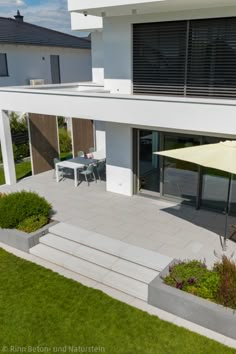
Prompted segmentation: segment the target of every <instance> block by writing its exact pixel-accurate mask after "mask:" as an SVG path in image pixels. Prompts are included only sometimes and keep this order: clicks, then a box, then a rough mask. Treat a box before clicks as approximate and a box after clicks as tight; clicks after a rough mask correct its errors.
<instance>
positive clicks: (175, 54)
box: [133, 21, 187, 95]
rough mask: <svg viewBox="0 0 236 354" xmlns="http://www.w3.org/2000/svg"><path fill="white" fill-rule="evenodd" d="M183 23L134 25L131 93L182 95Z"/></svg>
mask: <svg viewBox="0 0 236 354" xmlns="http://www.w3.org/2000/svg"><path fill="white" fill-rule="evenodd" d="M186 27H187V23H186V21H178V22H160V23H145V24H137V25H134V26H133V90H134V93H137V94H138V93H139V94H142V93H144V94H150V95H152V94H158V95H160V94H163V95H169V94H172V95H183V94H184V83H185V81H184V77H185V55H186Z"/></svg>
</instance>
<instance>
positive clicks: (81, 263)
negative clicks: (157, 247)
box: [30, 243, 148, 300]
mask: <svg viewBox="0 0 236 354" xmlns="http://www.w3.org/2000/svg"><path fill="white" fill-rule="evenodd" d="M30 253H31V254H34V255H35V256H37V257H40V258H43V259H45V260H47V261H49V262H52V263H55V264H57V265H59V266H62V267H64V268H66V269H69V270H71V271H73V272H75V273H78V274H81V275H83V276H85V277H88V278H90V279H93V280H95V281H97V282H99V283H102V284H105V285H107V286H110V287H112V288H115V289H117V290H120V291H122V292H124V293H127V294H130V295H132V296H135V297H137V298H139V299H142V300H147V292H148V285H147V284H144V283H142V282H140V281H139V280H135V279H131V278H129V277H127V276H125V275H123V274H118V273H116V272H114V271H112V270H109V269H105V268H102V267H100V266H99V265H96V264H92V263H90V262H87V261H85V260H82V259H79V258H76V257H74V256H72V255H70V254H68V253H65V252H62V251H59V250H57V249H54V248H51V247H50V246H47V245H45V244H41V243H40V244H38V245H36V246H34V247H33V248H31V249H30Z"/></svg>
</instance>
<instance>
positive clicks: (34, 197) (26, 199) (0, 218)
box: [0, 191, 51, 229]
mask: <svg viewBox="0 0 236 354" xmlns="http://www.w3.org/2000/svg"><path fill="white" fill-rule="evenodd" d="M50 211H51V205H50V204H49V203H48V202H47V201H46V199H44V198H43V197H40V196H39V195H38V194H37V193H34V192H26V191H22V192H16V193H11V194H7V195H5V196H3V197H2V198H0V227H1V228H6V229H13V228H16V227H17V226H18V225H19V224H20V223H21V222H22V221H23V220H25V219H27V218H29V217H31V216H37V215H40V216H45V217H46V218H48V217H49V213H50Z"/></svg>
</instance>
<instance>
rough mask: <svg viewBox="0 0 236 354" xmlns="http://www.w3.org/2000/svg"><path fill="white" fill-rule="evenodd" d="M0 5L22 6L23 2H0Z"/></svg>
mask: <svg viewBox="0 0 236 354" xmlns="http://www.w3.org/2000/svg"><path fill="white" fill-rule="evenodd" d="M0 5H1V6H12V5H18V6H24V5H25V1H24V0H1V1H0Z"/></svg>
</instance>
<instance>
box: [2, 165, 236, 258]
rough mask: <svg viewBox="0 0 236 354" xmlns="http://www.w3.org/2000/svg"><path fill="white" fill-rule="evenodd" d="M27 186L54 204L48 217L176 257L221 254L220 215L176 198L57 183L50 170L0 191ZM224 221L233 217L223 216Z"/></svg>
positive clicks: (231, 248)
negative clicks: (176, 200)
mask: <svg viewBox="0 0 236 354" xmlns="http://www.w3.org/2000/svg"><path fill="white" fill-rule="evenodd" d="M22 189H24V190H32V191H36V192H38V193H39V194H40V195H42V196H44V197H45V198H47V199H48V200H49V201H50V202H51V203H52V205H53V208H54V212H55V215H54V219H56V220H58V221H63V222H66V223H69V224H72V225H77V226H80V227H82V228H85V229H88V230H93V231H96V232H98V233H100V234H103V235H106V236H109V237H111V238H115V239H120V240H123V241H125V242H127V243H130V244H133V245H136V246H140V247H143V248H146V249H150V250H155V251H158V252H159V253H162V254H164V255H167V256H170V257H174V258H178V259H179V258H180V259H186V258H188V259H190V258H198V259H206V261H207V263H208V264H209V265H210V264H212V263H213V262H214V261H215V260H216V259H217V258H216V256H215V254H214V253H217V254H222V248H221V243H220V237H219V234H223V231H224V220H225V218H224V216H223V215H220V214H216V213H212V212H208V211H204V210H195V209H193V208H191V207H187V206H183V205H181V204H178V203H173V202H168V201H163V200H160V199H150V198H145V197H142V196H133V197H125V196H121V195H118V194H113V193H109V192H106V191H105V182H99V181H98V182H97V183H95V182H92V183H91V184H90V186H89V187H88V186H87V184H86V183H85V182H82V183H81V184H80V185H79V186H78V187H77V188H75V187H74V181H73V179H66V180H63V181H61V182H59V183H57V182H56V180H55V179H54V178H53V171H49V172H46V173H43V174H40V175H37V176H34V177H30V178H27V179H24V180H22V181H20V182H19V183H17V184H16V185H13V186H6V185H5V186H2V187H1V188H0V191H1V192H11V191H16V190H22ZM229 224H236V220H235V219H233V218H230V219H229ZM227 245H228V247H227V253H228V254H229V255H231V254H232V253H233V252H234V254H235V257H236V243H234V242H231V241H228V243H227Z"/></svg>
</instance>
